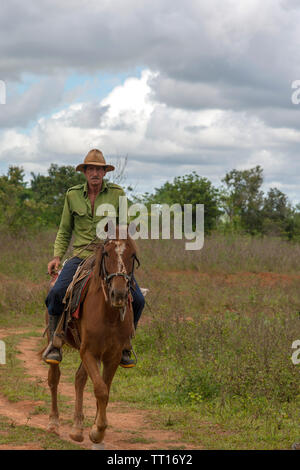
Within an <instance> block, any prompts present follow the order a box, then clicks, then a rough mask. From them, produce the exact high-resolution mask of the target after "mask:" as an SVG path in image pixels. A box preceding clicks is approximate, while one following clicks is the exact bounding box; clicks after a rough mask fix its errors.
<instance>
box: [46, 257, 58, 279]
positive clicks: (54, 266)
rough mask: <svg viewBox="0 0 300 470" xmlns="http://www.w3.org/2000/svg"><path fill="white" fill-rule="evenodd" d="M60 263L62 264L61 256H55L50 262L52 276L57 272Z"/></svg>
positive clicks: (49, 268)
mask: <svg viewBox="0 0 300 470" xmlns="http://www.w3.org/2000/svg"><path fill="white" fill-rule="evenodd" d="M59 265H60V257H59V256H55V258H53V259H52V260H51V261H50V263H48V273H49V274H50V276H52V277H53V276H55V274H56V273H57V271H58V268H59Z"/></svg>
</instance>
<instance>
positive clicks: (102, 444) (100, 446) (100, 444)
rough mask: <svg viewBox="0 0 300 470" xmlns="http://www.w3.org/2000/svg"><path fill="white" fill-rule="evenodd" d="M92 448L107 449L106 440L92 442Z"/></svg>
mask: <svg viewBox="0 0 300 470" xmlns="http://www.w3.org/2000/svg"><path fill="white" fill-rule="evenodd" d="M91 449H92V450H105V444H104V442H103V441H102V442H100V443H99V444H92V447H91Z"/></svg>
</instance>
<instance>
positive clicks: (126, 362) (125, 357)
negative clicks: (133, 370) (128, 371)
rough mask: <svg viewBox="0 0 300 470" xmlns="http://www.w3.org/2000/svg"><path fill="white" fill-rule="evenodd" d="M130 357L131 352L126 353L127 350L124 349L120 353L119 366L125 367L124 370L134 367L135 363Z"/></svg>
mask: <svg viewBox="0 0 300 470" xmlns="http://www.w3.org/2000/svg"><path fill="white" fill-rule="evenodd" d="M130 357H131V351H128V349H124V350H123V352H122V358H121V362H120V366H121V367H125V368H129V367H135V364H136V363H135V361H134V360H133V359H130Z"/></svg>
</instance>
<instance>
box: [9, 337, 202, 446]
mask: <svg viewBox="0 0 300 470" xmlns="http://www.w3.org/2000/svg"><path fill="white" fill-rule="evenodd" d="M9 333H10V332H9V330H7V331H5V330H4V329H1V337H2V338H3V337H4V336H7V335H8V334H9ZM14 333H16V332H14ZM20 333H21V330H20ZM38 343H39V338H36V337H30V338H25V339H22V340H21V341H20V343H19V345H18V350H19V351H20V353H19V359H21V360H22V361H23V366H24V369H25V371H26V373H27V374H28V375H29V379H28V380H30V381H32V382H33V383H38V384H39V385H41V386H43V387H45V388H46V389H47V390H48V385H47V369H48V366H47V365H46V364H44V363H43V362H41V361H40V360H39V358H38V356H37V354H36V353H37V351H38V349H39V347H38ZM128 373H130V371H128ZM59 393H61V394H62V395H64V396H67V397H69V398H70V404H71V405H74V395H75V394H74V386H73V384H70V383H68V382H67V381H66V378H65V377H64V376H63V371H62V376H61V380H60V385H59ZM42 404H43V405H44V403H43V402H38V401H28V400H26V401H20V402H17V403H11V402H9V401H8V400H7V399H6V398H5V397H3V396H1V395H0V416H1V415H2V416H6V417H7V418H9V419H10V420H11V421H12V422H13V423H14V424H16V425H29V426H33V427H35V428H40V429H43V430H46V428H47V424H48V415H45V414H33V411H34V409H35V408H36V407H37V406H38V405H42ZM71 409H73V407H71ZM95 411H96V403H95V398H94V396H93V395H92V394H91V393H90V392H88V391H87V390H86V391H85V394H84V415H85V417H86V418H87V419H88V420H89V421H90V420H93V419H94V416H95ZM72 413H73V411H70V412H68V414H65V413H64V414H61V416H60V421H61V424H60V438H61V439H63V440H66V441H69V442H73V441H72V439H71V438H70V437H69V432H70V431H71V426H72V425H71V424H70V423H69V421H70V420H72V417H73V416H72ZM149 416H150V412H149V411H144V410H137V409H133V408H131V407H129V406H128V405H127V404H126V403H120V402H118V403H117V402H114V403H109V405H108V409H107V419H108V424H109V425H108V429H107V431H106V436H105V449H106V450H134V449H138V450H144V449H145V450H146V449H151V450H152V449H195V448H196V447H195V446H189V445H187V444H185V443H182V442H181V441H180V436H179V433H176V432H172V431H165V430H158V429H155V428H154V427H153V424H151V421H150V419H149ZM88 433H89V428H87V429H85V431H84V437H85V439H84V441H83V443H81V444H78V443H77V444H78V445H79V446H80V447H82V448H83V449H90V448H91V442H90V440H89V437H88ZM50 439H51V434H49V440H50ZM16 448H18V449H38V446H37V445H36V443H34V442H33V443H32V445H28V444H27V445H24V446H18V447H16V446H9V445H7V444H6V445H2V446H1V445H0V450H1V449H16ZM198 448H199V447H198Z"/></svg>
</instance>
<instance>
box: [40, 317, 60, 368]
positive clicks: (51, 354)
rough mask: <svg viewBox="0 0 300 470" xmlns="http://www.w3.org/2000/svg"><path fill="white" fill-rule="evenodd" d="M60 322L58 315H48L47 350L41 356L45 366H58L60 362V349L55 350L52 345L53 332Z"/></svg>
mask: <svg viewBox="0 0 300 470" xmlns="http://www.w3.org/2000/svg"><path fill="white" fill-rule="evenodd" d="M59 320H60V315H49V336H50V338H49V339H50V341H49V345H48V347H47V349H46V350H45V352H44V354H43V359H44V361H45V362H46V363H47V364H59V363H60V362H61V360H62V353H61V349H59V348H56V347H54V346H53V344H52V340H53V336H54V332H55V330H56V327H57V325H58V322H59Z"/></svg>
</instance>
